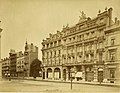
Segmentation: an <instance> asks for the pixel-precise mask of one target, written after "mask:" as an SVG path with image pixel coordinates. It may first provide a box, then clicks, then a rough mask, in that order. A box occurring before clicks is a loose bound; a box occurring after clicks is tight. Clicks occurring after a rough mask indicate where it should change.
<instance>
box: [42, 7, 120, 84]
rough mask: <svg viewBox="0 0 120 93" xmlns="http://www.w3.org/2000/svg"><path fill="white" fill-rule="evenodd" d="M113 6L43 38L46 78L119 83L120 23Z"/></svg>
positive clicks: (81, 17)
mask: <svg viewBox="0 0 120 93" xmlns="http://www.w3.org/2000/svg"><path fill="white" fill-rule="evenodd" d="M112 10H113V9H112V8H109V9H107V8H106V9H105V11H103V12H101V11H99V13H98V14H97V17H96V18H93V19H91V18H90V17H86V15H85V13H84V12H81V16H80V19H79V22H78V23H77V24H75V25H74V26H72V27H69V25H67V26H64V27H63V29H62V31H57V33H56V34H49V37H48V38H46V39H45V40H43V42H42V45H43V48H42V49H41V50H42V62H43V79H54V80H70V78H73V79H74V80H82V81H88V82H91V81H95V82H111V83H114V82H115V83H117V82H118V81H119V80H120V77H119V75H120V74H119V73H120V43H119V40H120V38H119V36H120V24H119V20H117V18H115V21H113V20H112Z"/></svg>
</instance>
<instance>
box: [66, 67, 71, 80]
mask: <svg viewBox="0 0 120 93" xmlns="http://www.w3.org/2000/svg"><path fill="white" fill-rule="evenodd" d="M69 72H70V69H68V68H67V69H66V81H69V78H70V77H69Z"/></svg>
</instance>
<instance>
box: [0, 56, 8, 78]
mask: <svg viewBox="0 0 120 93" xmlns="http://www.w3.org/2000/svg"><path fill="white" fill-rule="evenodd" d="M1 63H2V77H7V76H8V74H10V59H9V58H4V59H2V60H1Z"/></svg>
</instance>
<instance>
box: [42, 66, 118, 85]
mask: <svg viewBox="0 0 120 93" xmlns="http://www.w3.org/2000/svg"><path fill="white" fill-rule="evenodd" d="M118 73H119V71H118V67H116V69H114V70H111V69H109V68H108V66H106V65H93V64H89V65H67V66H46V67H43V69H42V78H43V79H51V80H62V81H69V80H71V78H72V80H74V81H88V82H110V83H116V82H118V81H119V76H118Z"/></svg>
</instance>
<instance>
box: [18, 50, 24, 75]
mask: <svg viewBox="0 0 120 93" xmlns="http://www.w3.org/2000/svg"><path fill="white" fill-rule="evenodd" d="M24 69H25V58H24V54H23V53H22V51H20V52H17V62H16V72H17V76H18V77H24V76H25V71H24Z"/></svg>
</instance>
